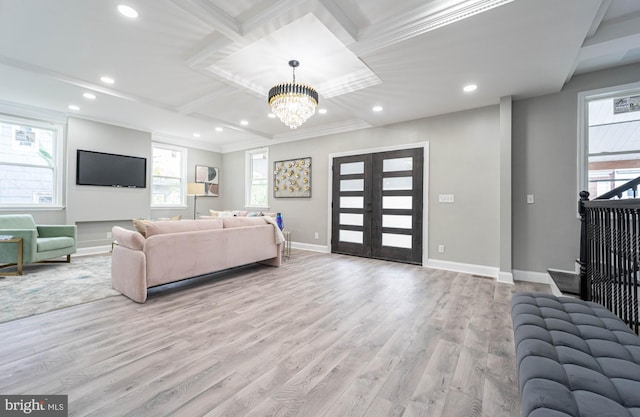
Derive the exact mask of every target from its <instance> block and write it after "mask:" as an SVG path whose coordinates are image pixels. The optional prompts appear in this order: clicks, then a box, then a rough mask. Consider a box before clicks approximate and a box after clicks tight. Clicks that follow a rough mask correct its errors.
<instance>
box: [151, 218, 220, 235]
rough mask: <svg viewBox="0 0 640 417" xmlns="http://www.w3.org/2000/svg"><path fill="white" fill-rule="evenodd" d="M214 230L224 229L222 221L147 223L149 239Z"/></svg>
mask: <svg viewBox="0 0 640 417" xmlns="http://www.w3.org/2000/svg"><path fill="white" fill-rule="evenodd" d="M214 229H222V221H221V220H220V219H205V220H178V221H169V222H166V221H165V222H162V221H161V222H149V223H147V237H151V236H154V235H162V234H167V233H181V232H193V231H197V230H214Z"/></svg>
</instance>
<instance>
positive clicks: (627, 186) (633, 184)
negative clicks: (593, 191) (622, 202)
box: [595, 177, 640, 200]
mask: <svg viewBox="0 0 640 417" xmlns="http://www.w3.org/2000/svg"><path fill="white" fill-rule="evenodd" d="M638 184H640V177H638V178H635V179H633V180H631V181H627V182H625V183H624V184H622V185H620V186H618V187H616V188H614V189H613V190H611V191H608V192H606V193H604V194H602V195H601V196H599V197H596V198H595V199H596V200H609V199H612V198H614V197H618V198H622V193H624V192H625V191H629V190H633V197H634V198H636V197H638Z"/></svg>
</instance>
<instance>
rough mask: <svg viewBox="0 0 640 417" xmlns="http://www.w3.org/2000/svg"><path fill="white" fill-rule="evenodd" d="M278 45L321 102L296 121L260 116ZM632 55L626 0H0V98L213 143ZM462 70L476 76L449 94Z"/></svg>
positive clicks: (630, 5) (404, 112)
mask: <svg viewBox="0 0 640 417" xmlns="http://www.w3.org/2000/svg"><path fill="white" fill-rule="evenodd" d="M121 3H124V4H128V5H130V6H133V7H134V8H136V9H137V10H138V12H139V14H140V15H139V17H138V18H137V19H135V20H131V19H127V18H125V17H123V16H121V15H120V14H119V13H118V12H117V11H116V6H117V5H118V4H121ZM291 59H297V60H298V61H300V63H301V65H300V67H299V68H298V69H297V70H296V80H297V81H298V82H302V83H306V84H309V85H312V86H314V87H315V88H316V89H317V90H318V92H319V94H320V107H321V108H325V109H326V110H327V113H326V114H316V115H314V116H313V117H312V118H311V119H310V120H309V121H307V122H306V123H305V124H304V125H302V126H301V127H300V128H298V129H297V130H291V129H289V128H288V127H286V126H285V125H284V124H282V123H281V122H280V121H279V120H278V119H270V118H268V117H267V115H268V113H269V112H270V109H269V106H268V104H267V97H266V96H267V92H268V89H269V88H270V87H271V86H272V85H274V84H277V83H280V82H284V81H290V80H291V68H289V66H288V64H287V63H288V61H289V60H291ZM632 62H640V1H638V0H604V1H602V0H563V1H558V0H399V1H391V0H339V1H338V0H122V1H120V0H55V1H51V0H0V111H1V109H3V108H4V109H7V108H14V109H15V108H16V107H17V108H23V109H30V108H34V107H35V108H38V109H43V110H46V111H49V112H53V113H55V114H61V113H65V114H66V115H68V116H77V117H84V118H88V119H92V120H98V121H104V122H107V123H113V124H117V125H121V126H127V127H132V128H136V129H140V130H145V131H150V132H152V133H154V135H156V136H158V137H162V138H164V139H165V140H168V141H173V142H176V143H185V144H188V145H190V146H197V147H200V148H204V149H210V150H214V151H219V152H228V151H233V150H238V149H244V148H249V147H255V146H263V145H268V144H272V143H276V142H283V141H290V140H297V139H302V138H307V137H314V136H320V135H324V134H330V133H336V132H343V131H349V130H354V129H361V128H365V127H370V126H384V125H387V124H391V123H397V122H402V121H406V120H411V119H416V118H421V117H427V116H432V115H437V114H444V113H450V112H455V111H460V110H464V109H469V108H474V107H480V106H486V105H490V104H495V103H498V101H499V99H500V97H503V96H513V97H514V98H515V99H519V98H525V97H531V96H536V95H541V94H548V93H553V92H557V91H559V90H560V89H561V88H562V86H563V84H564V83H565V82H566V81H567V80H568V79H570V78H571V77H572V76H573V75H574V74H576V73H584V72H589V71H594V70H598V69H603V68H608V67H612V66H617V65H622V64H626V63H632ZM102 75H109V76H111V77H113V78H114V79H115V84H113V85H111V86H109V85H105V84H103V83H101V82H100V77H101V76H102ZM469 83H475V84H477V85H478V89H477V91H475V92H474V93H471V94H466V93H463V91H462V87H463V86H464V85H466V84H469ZM85 92H93V93H94V94H95V95H96V96H97V98H96V100H93V101H89V100H86V99H84V98H83V97H82V94H83V93H85ZM70 104H75V105H77V106H79V107H80V110H77V111H74V110H70V109H69V108H68V106H69V105H70ZM375 105H380V106H383V108H384V110H383V111H382V112H378V113H375V112H372V110H371V109H372V107H373V106H375ZM5 111H6V110H5ZM241 120H246V121H248V122H249V124H248V125H247V126H243V125H241V124H240V121H241ZM216 127H221V128H223V131H222V132H217V131H216ZM196 132H197V133H199V134H200V137H198V138H196V137H194V136H193V134H194V133H196Z"/></svg>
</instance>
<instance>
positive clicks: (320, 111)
mask: <svg viewBox="0 0 640 417" xmlns="http://www.w3.org/2000/svg"><path fill="white" fill-rule="evenodd" d="M318 113H320V114H326V113H327V109H318Z"/></svg>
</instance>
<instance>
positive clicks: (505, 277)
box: [498, 271, 514, 284]
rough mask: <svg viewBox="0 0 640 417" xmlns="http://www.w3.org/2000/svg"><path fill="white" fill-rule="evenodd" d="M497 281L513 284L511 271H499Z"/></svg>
mask: <svg viewBox="0 0 640 417" xmlns="http://www.w3.org/2000/svg"><path fill="white" fill-rule="evenodd" d="M498 282H501V283H503V284H513V283H514V282H513V274H512V273H511V272H504V271H500V273H498Z"/></svg>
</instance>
